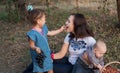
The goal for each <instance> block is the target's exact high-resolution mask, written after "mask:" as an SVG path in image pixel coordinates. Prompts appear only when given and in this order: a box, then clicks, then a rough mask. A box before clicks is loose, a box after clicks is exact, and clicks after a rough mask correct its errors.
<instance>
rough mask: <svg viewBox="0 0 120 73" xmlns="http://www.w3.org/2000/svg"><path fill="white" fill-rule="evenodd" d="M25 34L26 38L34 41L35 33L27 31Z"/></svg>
mask: <svg viewBox="0 0 120 73" xmlns="http://www.w3.org/2000/svg"><path fill="white" fill-rule="evenodd" d="M26 35H27V36H28V39H31V40H33V41H34V42H35V41H36V35H35V33H34V32H33V31H29V32H27V33H26Z"/></svg>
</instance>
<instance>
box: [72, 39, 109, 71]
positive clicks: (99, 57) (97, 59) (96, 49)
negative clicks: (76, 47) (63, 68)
mask: <svg viewBox="0 0 120 73" xmlns="http://www.w3.org/2000/svg"><path fill="white" fill-rule="evenodd" d="M106 51H107V48H106V44H105V43H104V42H103V41H101V40H98V41H97V42H96V43H95V45H94V46H93V48H88V49H87V50H86V51H85V52H83V53H82V54H81V55H80V57H79V58H78V60H77V62H76V64H75V65H74V67H73V71H72V73H100V70H101V69H102V68H103V66H104V61H103V56H104V54H105V53H106Z"/></svg>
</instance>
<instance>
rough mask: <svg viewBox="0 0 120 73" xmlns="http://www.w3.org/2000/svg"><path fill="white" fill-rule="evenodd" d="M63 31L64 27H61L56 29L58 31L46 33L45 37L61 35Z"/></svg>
mask: <svg viewBox="0 0 120 73" xmlns="http://www.w3.org/2000/svg"><path fill="white" fill-rule="evenodd" d="M64 29H65V26H62V27H61V28H60V29H58V30H52V31H48V33H47V35H48V36H54V35H57V34H59V33H61V32H62V31H63V30H64Z"/></svg>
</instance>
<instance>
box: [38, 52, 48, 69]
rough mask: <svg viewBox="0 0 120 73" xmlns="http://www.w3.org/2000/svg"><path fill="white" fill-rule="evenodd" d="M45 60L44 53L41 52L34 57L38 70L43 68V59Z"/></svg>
mask: <svg viewBox="0 0 120 73" xmlns="http://www.w3.org/2000/svg"><path fill="white" fill-rule="evenodd" d="M45 58H46V56H45V55H44V53H43V52H42V51H41V53H40V54H38V56H37V57H36V60H37V63H38V65H39V67H40V68H43V63H44V59H45Z"/></svg>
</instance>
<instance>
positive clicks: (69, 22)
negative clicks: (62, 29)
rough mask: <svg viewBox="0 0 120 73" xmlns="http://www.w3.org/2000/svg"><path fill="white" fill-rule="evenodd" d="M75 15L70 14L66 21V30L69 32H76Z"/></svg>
mask: <svg viewBox="0 0 120 73" xmlns="http://www.w3.org/2000/svg"><path fill="white" fill-rule="evenodd" d="M73 21H74V15H70V17H69V18H68V20H67V21H66V23H65V24H66V31H67V32H74V24H73Z"/></svg>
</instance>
